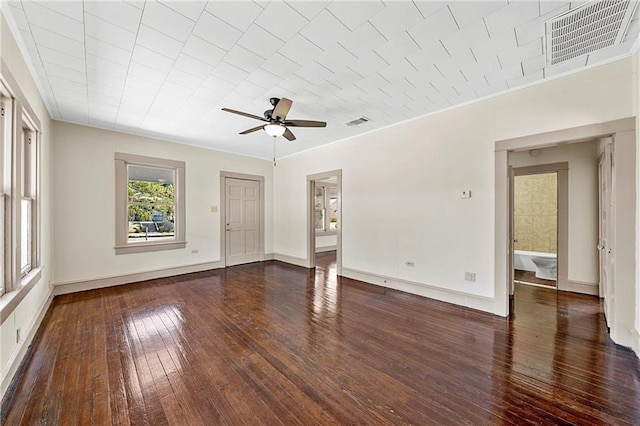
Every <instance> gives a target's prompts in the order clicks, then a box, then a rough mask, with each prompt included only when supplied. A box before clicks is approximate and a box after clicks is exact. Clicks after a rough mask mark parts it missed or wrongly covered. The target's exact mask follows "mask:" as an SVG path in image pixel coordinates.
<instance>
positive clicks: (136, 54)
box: [131, 45, 174, 74]
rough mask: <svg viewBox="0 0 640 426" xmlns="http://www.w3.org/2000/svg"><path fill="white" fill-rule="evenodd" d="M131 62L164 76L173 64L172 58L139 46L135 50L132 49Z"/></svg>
mask: <svg viewBox="0 0 640 426" xmlns="http://www.w3.org/2000/svg"><path fill="white" fill-rule="evenodd" d="M131 60H132V61H135V62H138V63H140V64H143V65H146V66H148V67H149V68H153V69H156V70H158V71H162V72H163V73H165V74H166V73H168V72H169V70H170V69H171V67H172V66H173V62H174V60H173V59H172V58H169V57H168V56H164V55H161V54H160V53H157V52H155V51H153V50H151V49H147V48H146V47H143V46H140V45H137V46H136V47H135V49H133V56H132V57H131Z"/></svg>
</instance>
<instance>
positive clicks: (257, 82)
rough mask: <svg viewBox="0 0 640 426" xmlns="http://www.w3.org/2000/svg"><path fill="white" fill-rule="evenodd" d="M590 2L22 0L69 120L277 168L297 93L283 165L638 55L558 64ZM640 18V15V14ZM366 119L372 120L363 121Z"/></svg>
mask: <svg viewBox="0 0 640 426" xmlns="http://www.w3.org/2000/svg"><path fill="white" fill-rule="evenodd" d="M583 3H584V1H578V2H568V1H513V0H511V1H509V2H508V1H506V0H505V1H469V2H460V1H455V2H434V1H384V2H383V1H334V2H322V1H287V2H284V1H270V2H269V1H259V2H258V1H257V2H251V1H209V2H206V1H127V2H124V1H103V2H100V1H66V2H57V1H42V2H34V1H22V2H21V1H9V2H6V1H4V0H3V2H2V10H3V12H4V14H5V15H6V16H7V20H8V21H9V24H10V26H11V27H12V29H13V31H14V33H16V36H17V38H18V40H19V44H20V45H21V48H23V49H24V53H25V55H26V56H27V58H28V60H29V61H31V64H30V65H31V68H32V70H33V72H34V73H35V76H36V79H37V80H38V84H39V86H40V89H41V91H42V94H43V97H44V99H45V102H46V104H47V107H48V109H49V112H50V114H51V116H52V117H53V118H54V119H57V120H62V121H68V122H73V123H81V124H86V125H90V126H95V127H100V128H106V129H114V130H118V131H123V132H127V133H133V134H139V135H144V136H150V137H156V138H161V139H168V140H173V141H178V142H183V143H189V144H193V145H199V146H204V147H209V148H213V149H220V150H224V151H231V152H236V153H240V154H245V155H250V156H255V157H260V158H270V157H271V155H272V144H271V139H270V137H269V136H268V135H267V134H266V133H264V132H262V131H259V132H255V133H252V134H249V135H244V136H241V135H238V133H239V132H240V131H243V130H245V129H248V128H251V127H255V126H257V125H259V124H260V123H259V122H257V121H254V120H252V119H250V118H246V117H241V116H235V115H233V114H229V113H225V112H222V111H221V110H220V109H221V108H222V107H228V108H232V109H238V110H242V111H246V112H249V113H252V114H255V115H262V112H263V111H264V110H266V109H269V108H271V106H270V104H269V101H268V99H269V98H270V97H287V98H290V99H292V100H293V101H294V102H293V107H292V109H291V111H290V113H289V116H288V118H290V119H311V120H323V121H327V123H328V125H327V128H324V129H299V128H296V129H292V130H293V131H294V133H295V134H296V136H297V138H298V139H297V140H296V141H294V142H288V141H286V140H285V139H283V138H280V139H279V140H278V157H282V156H284V155H289V154H292V153H295V152H300V151H304V150H307V149H310V148H312V147H315V146H318V145H322V144H325V143H330V142H334V141H337V140H340V139H343V138H345V137H349V136H352V135H356V134H359V133H363V132H367V131H370V130H373V129H376V128H380V127H383V126H387V125H389V124H393V123H397V122H401V121H404V120H407V119H410V118H414V117H418V116H421V115H424V114H427V113H431V112H434V111H438V110H441V109H444V108H448V107H451V106H453V105H458V104H461V103H464V102H468V101H471V100H474V99H478V98H482V97H485V96H488V95H491V94H495V93H498V92H501V91H505V90H509V89H511V88H514V87H518V86H521V85H524V84H528V83H532V82H536V81H541V80H543V79H545V78H549V77H550V76H553V75H557V74H559V73H565V72H568V71H577V70H579V69H581V68H584V67H585V66H590V65H593V64H595V63H598V62H602V61H605V60H609V59H611V58H614V57H619V56H623V55H627V54H629V53H630V52H631V50H632V47H633V43H634V42H635V40H636V38H637V37H638V32H639V30H640V21H639V20H638V13H637V11H636V15H635V16H634V17H633V20H632V21H631V24H630V25H629V30H628V33H627V35H626V37H625V38H624V40H623V42H622V43H621V44H619V45H616V46H613V47H610V48H607V49H604V50H601V51H599V52H596V53H593V54H591V55H588V56H585V57H581V58H577V59H574V60H571V61H569V62H566V63H564V64H561V65H556V66H553V67H551V66H547V65H546V61H545V55H544V49H545V47H544V31H545V29H544V28H545V27H544V21H546V20H547V19H549V18H552V17H554V16H556V15H558V14H560V13H563V12H565V11H567V10H569V9H570V8H574V7H577V6H579V5H581V4H583ZM638 9H640V8H638ZM361 116H366V117H368V118H370V119H371V121H369V122H367V123H364V124H361V125H359V126H354V127H348V126H346V125H345V123H346V122H348V121H351V120H353V119H356V118H359V117H361Z"/></svg>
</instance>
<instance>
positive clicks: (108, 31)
mask: <svg viewBox="0 0 640 426" xmlns="http://www.w3.org/2000/svg"><path fill="white" fill-rule="evenodd" d="M84 28H85V32H86V34H87V35H88V36H91V37H93V38H97V39H98V40H102V41H104V42H107V43H111V44H113V45H115V46H118V47H121V48H122V49H132V48H133V44H134V43H135V40H136V33H134V32H131V31H127V30H125V29H122V28H120V27H118V26H116V25H113V24H111V23H109V22H107V21H103V20H102V19H99V18H97V17H95V16H93V15H91V14H89V13H85V19H84Z"/></svg>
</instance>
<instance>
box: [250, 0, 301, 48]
mask: <svg viewBox="0 0 640 426" xmlns="http://www.w3.org/2000/svg"><path fill="white" fill-rule="evenodd" d="M308 22H309V21H308V20H307V19H306V18H305V17H304V16H302V15H301V14H300V13H298V12H297V11H296V10H295V9H293V8H292V7H290V6H289V5H288V4H287V3H284V2H271V3H269V5H268V6H267V7H266V8H265V9H264V11H263V12H262V13H261V14H260V16H258V19H256V21H255V23H256V24H257V25H259V26H260V27H262V28H264V29H265V30H267V31H269V32H270V33H271V34H273V35H275V36H276V37H278V38H279V39H281V40H284V41H287V40H289V39H290V38H291V37H293V36H294V35H295V34H297V33H298V31H300V30H301V29H302V28H303V27H304V26H305V25H307V23H308ZM283 23H285V24H283Z"/></svg>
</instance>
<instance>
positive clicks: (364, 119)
mask: <svg viewBox="0 0 640 426" xmlns="http://www.w3.org/2000/svg"><path fill="white" fill-rule="evenodd" d="M367 121H371V119H370V118H367V117H364V116H362V117H360V118H356V119H355V120H351V121H348V122H346V123H345V124H346V125H347V126H349V127H351V126H357V125H358V124H362V123H366V122H367Z"/></svg>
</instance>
